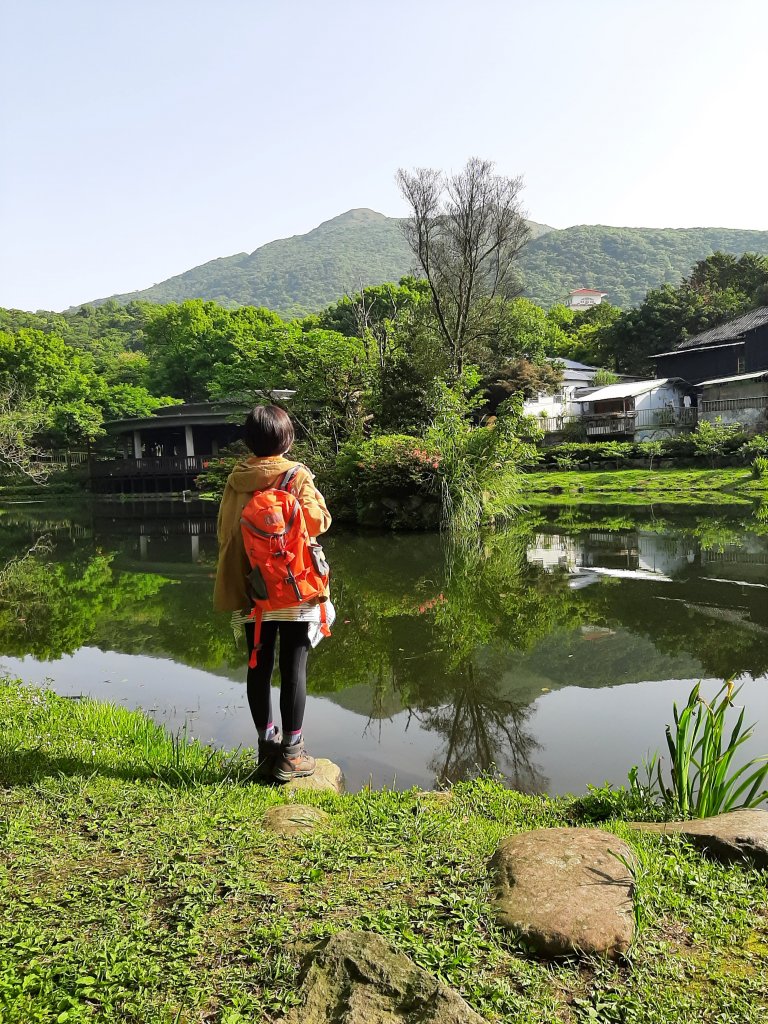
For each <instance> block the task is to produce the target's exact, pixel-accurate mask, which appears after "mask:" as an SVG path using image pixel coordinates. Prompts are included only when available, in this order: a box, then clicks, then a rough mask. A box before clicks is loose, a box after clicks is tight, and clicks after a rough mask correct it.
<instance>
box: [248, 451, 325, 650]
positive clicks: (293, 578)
mask: <svg viewBox="0 0 768 1024" xmlns="http://www.w3.org/2000/svg"><path fill="white" fill-rule="evenodd" d="M303 468H304V467H303V466H301V465H296V466H292V467H291V468H290V469H289V470H288V471H287V472H286V473H284V474H283V475H282V476H281V477H280V479H279V480H278V481H277V483H276V484H273V485H272V486H271V487H266V488H265V489H264V490H263V491H254V493H253V496H252V497H251V499H250V500H249V501H248V504H247V505H246V506H245V508H244V509H243V513H242V516H241V518H240V529H241V531H242V534H243V544H244V545H245V553H246V554H247V556H248V562H249V563H250V566H251V571H250V573H249V574H248V584H249V591H250V594H251V596H252V600H253V608H252V610H251V618H252V619H253V621H254V625H255V630H254V637H253V650H252V652H251V657H250V660H249V662H248V667H249V668H255V667H256V663H257V658H258V651H259V648H260V646H261V644H260V642H259V641H260V637H261V620H262V616H263V614H264V612H265V611H276V610H278V609H279V608H294V607H295V606H296V605H299V604H303V603H304V602H305V601H311V600H312V599H313V598H321V601H320V629H321V631H322V633H323V635H324V636H330V630H329V629H328V625H327V622H326V618H325V601H324V595H325V593H326V591H327V588H328V575H329V572H328V564H327V562H326V561H325V559H324V557H323V552H322V548H321V547H320V545H319V544H313V543H312V540H311V539H310V536H309V532H308V531H307V524H306V523H305V522H304V512H303V510H302V508H301V505H300V504H299V500H298V498H296V497H295V495H293V494H291V493H290V487H291V483H292V482H293V479H294V477H295V476H296V474H297V473H298V471H299V470H300V469H303Z"/></svg>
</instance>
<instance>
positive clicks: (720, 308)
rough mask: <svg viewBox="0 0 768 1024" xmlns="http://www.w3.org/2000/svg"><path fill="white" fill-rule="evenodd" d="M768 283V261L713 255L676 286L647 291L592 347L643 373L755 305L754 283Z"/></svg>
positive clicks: (619, 366) (631, 370) (619, 365)
mask: <svg viewBox="0 0 768 1024" xmlns="http://www.w3.org/2000/svg"><path fill="white" fill-rule="evenodd" d="M761 278H762V280H763V281H764V282H766V283H768V259H766V258H765V257H763V256H757V255H755V254H754V253H747V254H745V255H744V256H742V257H741V258H740V259H738V260H737V259H736V258H735V257H733V256H729V255H727V254H725V253H722V252H716V253H714V254H713V255H712V256H709V257H707V258H706V259H703V260H700V261H699V262H698V263H696V264H695V266H694V267H693V269H692V271H691V273H690V274H689V276H688V277H687V278H685V279H684V280H683V281H682V283H681V284H680V285H678V286H673V285H671V284H665V285H663V286H662V287H660V288H655V289H652V290H651V291H649V292H648V294H647V295H646V297H645V299H644V300H643V302H642V303H641V304H640V305H639V306H638V307H637V308H636V309H630V310H627V311H626V312H625V313H623V314H622V315H621V316H620V317H619V318H618V319H616V320H615V321H614V322H613V323H612V324H609V325H607V326H606V327H605V329H603V330H601V331H600V332H599V334H598V336H597V339H596V342H597V346H598V348H599V349H601V350H602V352H603V353H604V358H605V359H606V360H608V361H610V362H611V363H612V364H613V365H614V366H616V368H617V369H619V370H622V371H623V372H628V373H646V372H649V371H650V369H651V361H652V360H651V357H652V356H653V355H654V354H656V353H659V352H667V351H669V350H670V349H672V348H674V347H675V346H676V345H677V344H679V342H681V341H683V340H684V339H685V338H687V337H690V336H692V335H696V334H699V333H700V332H701V331H704V330H707V328H709V327H714V326H716V325H718V324H721V323H724V322H725V321H727V320H730V319H733V318H734V317H736V316H740V315H741V314H742V313H745V312H746V311H747V310H749V309H751V308H753V307H754V306H755V305H757V304H758V303H759V301H760V298H759V295H758V292H759V291H760V289H759V288H756V285H755V282H756V281H758V280H760V279H761Z"/></svg>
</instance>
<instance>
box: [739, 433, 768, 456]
mask: <svg viewBox="0 0 768 1024" xmlns="http://www.w3.org/2000/svg"><path fill="white" fill-rule="evenodd" d="M739 455H741V456H743V458H744V460H745V461H746V462H750V461H751V460H752V459H753V458H754V457H755V456H756V455H763V456H767V455H768V434H755V436H754V437H751V438H750V439H749V441H745V443H744V444H743V445H742V446H741V448H739Z"/></svg>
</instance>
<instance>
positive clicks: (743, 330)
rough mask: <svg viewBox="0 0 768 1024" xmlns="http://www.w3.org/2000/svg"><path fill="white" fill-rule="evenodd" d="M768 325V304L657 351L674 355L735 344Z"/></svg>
mask: <svg viewBox="0 0 768 1024" xmlns="http://www.w3.org/2000/svg"><path fill="white" fill-rule="evenodd" d="M766 325H768V306H759V307H758V308H757V309H752V310H750V311H749V313H745V314H744V315H743V316H737V317H736V319H735V320H729V321H728V322H727V323H725V324H720V326H719V327H710V328H709V330H708V331H702V332H701V334H694V335H693V337H692V338H686V339H685V341H681V342H680V344H679V345H676V346H675V347H674V348H673V349H670V350H669V351H668V352H657V353H656V355H657V356H672V355H674V354H675V353H676V352H687V351H689V350H690V349H695V348H710V347H714V346H716V345H735V344H738V342H739V341H741V339H742V338H743V337H744V335H745V334H749V333H750V332H751V331H756V330H759V328H761V327H765V326H766Z"/></svg>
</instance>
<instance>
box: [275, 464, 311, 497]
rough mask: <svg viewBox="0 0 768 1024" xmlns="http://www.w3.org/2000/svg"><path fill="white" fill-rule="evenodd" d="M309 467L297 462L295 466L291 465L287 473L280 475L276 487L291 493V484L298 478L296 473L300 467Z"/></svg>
mask: <svg viewBox="0 0 768 1024" xmlns="http://www.w3.org/2000/svg"><path fill="white" fill-rule="evenodd" d="M306 468H307V467H306V466H304V465H302V464H301V463H300V462H297V463H296V465H295V466H291V468H290V469H288V470H286V471H285V473H283V475H282V476H281V477H280V479H279V480H278V481H277V483H276V484H274V487H275V489H276V490H278V491H288V492H289V493H290V490H291V484H292V483H293V481H294V480H295V479H296V475H297V473H298V472H299V470H300V469H306Z"/></svg>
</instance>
